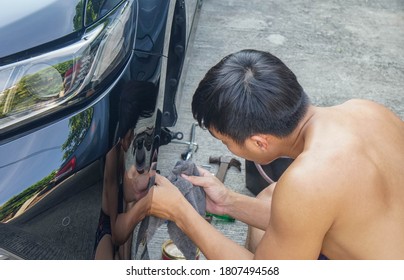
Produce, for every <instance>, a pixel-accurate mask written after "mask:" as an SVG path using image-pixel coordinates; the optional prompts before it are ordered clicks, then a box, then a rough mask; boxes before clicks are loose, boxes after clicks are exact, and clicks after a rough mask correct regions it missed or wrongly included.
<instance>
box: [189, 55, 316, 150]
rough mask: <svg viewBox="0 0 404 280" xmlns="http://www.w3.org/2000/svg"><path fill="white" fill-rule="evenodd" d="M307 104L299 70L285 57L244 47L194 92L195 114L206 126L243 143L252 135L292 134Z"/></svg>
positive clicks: (220, 64) (224, 61) (215, 68)
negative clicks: (299, 81) (289, 65)
mask: <svg viewBox="0 0 404 280" xmlns="http://www.w3.org/2000/svg"><path fill="white" fill-rule="evenodd" d="M308 105H309V98H308V96H307V95H306V94H305V92H304V90H303V88H302V87H301V86H300V84H299V83H298V81H297V79H296V76H295V74H293V72H292V71H291V70H290V69H289V68H288V67H287V66H286V65H285V64H284V63H283V62H282V61H281V60H280V59H278V58H277V57H275V56H274V55H272V54H270V53H269V52H264V51H257V50H242V51H239V52H236V53H233V54H230V55H228V56H226V57H225V58H223V59H222V60H221V61H220V62H219V63H218V64H216V65H215V66H213V67H212V68H211V69H210V70H209V71H208V72H207V73H206V75H205V77H204V78H203V79H202V81H201V82H200V83H199V86H198V88H197V89H196V91H195V94H194V96H193V100H192V113H193V116H194V118H195V119H196V120H197V121H198V123H199V125H200V126H201V127H204V128H207V129H210V128H214V129H215V130H216V131H218V132H219V133H220V134H223V135H226V136H228V137H230V138H231V139H232V140H234V141H235V142H236V143H238V144H240V145H242V144H243V143H244V141H245V140H246V139H247V138H248V137H249V136H251V135H253V134H259V133H262V134H271V135H274V136H277V137H285V136H287V135H289V134H290V133H291V132H292V131H293V130H294V129H295V128H296V126H297V124H298V123H299V121H300V120H301V118H302V117H303V116H304V114H305V113H306V111H307V108H308Z"/></svg>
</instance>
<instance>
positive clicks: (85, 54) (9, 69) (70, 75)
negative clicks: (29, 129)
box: [0, 2, 134, 131]
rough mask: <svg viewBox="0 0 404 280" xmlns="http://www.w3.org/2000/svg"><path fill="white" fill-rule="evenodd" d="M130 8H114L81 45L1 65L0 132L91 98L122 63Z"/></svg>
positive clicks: (129, 39)
mask: <svg viewBox="0 0 404 280" xmlns="http://www.w3.org/2000/svg"><path fill="white" fill-rule="evenodd" d="M132 11H133V9H132V7H131V5H128V2H126V3H124V4H122V5H120V6H118V7H116V8H115V9H114V10H113V11H111V12H110V13H109V14H108V15H107V16H106V17H104V18H103V19H102V20H100V21H99V22H97V23H96V24H95V25H94V26H93V27H91V29H90V30H87V32H86V34H84V36H83V37H82V38H81V40H80V41H77V42H75V43H74V44H71V45H69V46H65V47H63V48H60V49H57V50H54V51H51V52H48V53H45V54H42V55H39V56H36V57H31V58H28V59H25V60H22V61H18V62H15V63H13V64H9V65H5V66H0V131H1V130H2V129H4V128H6V127H9V126H12V125H15V124H18V123H20V122H22V121H24V120H28V119H33V118H34V117H37V116H43V115H44V114H49V113H52V112H54V111H56V110H59V109H61V108H65V107H67V106H69V105H72V104H77V102H81V101H83V100H86V99H88V98H89V97H90V96H93V95H95V94H96V93H97V92H98V91H99V90H100V89H103V88H104V87H106V86H107V85H108V83H110V82H111V81H110V80H109V77H111V76H113V74H116V73H115V72H116V71H117V70H118V69H120V68H121V67H122V66H123V64H124V63H125V62H126V61H127V58H128V57H129V55H130V52H131V46H132V44H133V40H134V34H132V33H133V30H134V28H133V17H132Z"/></svg>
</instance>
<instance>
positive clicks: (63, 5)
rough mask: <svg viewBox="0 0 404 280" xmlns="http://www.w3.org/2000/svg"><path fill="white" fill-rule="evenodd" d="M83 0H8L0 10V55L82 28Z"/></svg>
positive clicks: (16, 51)
mask: <svg viewBox="0 0 404 280" xmlns="http://www.w3.org/2000/svg"><path fill="white" fill-rule="evenodd" d="M83 2H84V1H83V0H69V1H66V0H35V1H26V0H12V1H3V3H2V8H1V9H0V38H2V39H1V41H2V42H1V45H0V58H2V57H6V56H10V55H13V54H16V53H20V52H22V51H25V50H28V49H31V48H33V47H36V46H39V45H42V44H45V43H48V42H52V41H54V40H57V39H59V38H62V37H65V36H67V35H69V34H71V33H74V32H76V31H79V30H81V29H82V28H83V14H84V12H83Z"/></svg>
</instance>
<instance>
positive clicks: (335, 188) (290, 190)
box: [274, 153, 345, 215]
mask: <svg viewBox="0 0 404 280" xmlns="http://www.w3.org/2000/svg"><path fill="white" fill-rule="evenodd" d="M331 161H332V159H325V158H321V157H319V156H317V155H316V154H314V155H311V154H307V153H304V154H302V155H301V156H299V157H298V158H297V159H295V161H294V162H293V163H292V164H291V166H290V167H289V168H288V169H287V170H286V171H285V173H284V174H283V175H282V177H281V178H280V180H279V181H278V183H277V187H276V191H275V192H276V193H275V194H274V199H276V198H277V197H278V198H280V199H279V200H281V199H282V200H283V201H284V202H285V203H288V204H289V203H291V204H296V205H301V209H302V208H307V207H313V209H314V211H316V212H318V211H319V210H320V209H321V212H322V213H324V214H325V215H334V213H335V212H336V211H337V208H338V207H340V204H341V203H342V201H343V196H344V190H343V186H344V185H345V182H344V181H343V180H341V176H339V175H338V169H337V168H333V165H332V164H331Z"/></svg>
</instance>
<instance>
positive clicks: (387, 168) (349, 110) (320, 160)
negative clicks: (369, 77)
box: [297, 100, 404, 259]
mask: <svg viewBox="0 0 404 280" xmlns="http://www.w3.org/2000/svg"><path fill="white" fill-rule="evenodd" d="M315 111H316V113H315V114H314V115H313V117H312V118H311V120H310V121H309V122H310V123H309V128H308V130H307V137H306V141H305V149H304V152H303V153H302V155H301V158H300V159H297V160H298V161H299V163H300V164H299V166H303V165H304V166H308V170H309V169H310V168H313V169H314V168H316V169H317V172H316V176H318V175H319V174H322V175H320V177H323V178H325V180H328V182H327V185H324V187H323V188H321V189H320V190H318V192H319V193H320V192H324V193H325V195H327V193H328V194H329V196H327V197H331V200H332V201H329V202H327V204H328V206H329V208H332V209H334V210H331V211H334V212H332V213H330V212H329V213H324V215H334V219H333V221H332V225H331V227H330V228H329V230H328V231H327V233H326V234H325V238H324V241H323V245H322V252H323V254H325V255H326V256H328V257H329V258H331V259H404V234H403V233H404V172H403V171H404V170H403V166H404V145H403V143H404V122H403V121H402V120H400V119H399V118H398V117H397V116H395V115H394V114H393V113H392V112H390V111H389V110H387V109H386V108H385V107H383V106H381V105H378V104H376V103H373V102H370V101H363V100H352V101H348V102H346V103H344V104H342V105H339V106H335V107H330V108H316V109H315ZM304 168H305V167H304ZM308 170H307V171H308ZM310 172H313V170H311V171H310ZM308 174H310V173H308ZM308 174H307V175H306V176H310V175H308ZM327 211H329V210H327Z"/></svg>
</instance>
